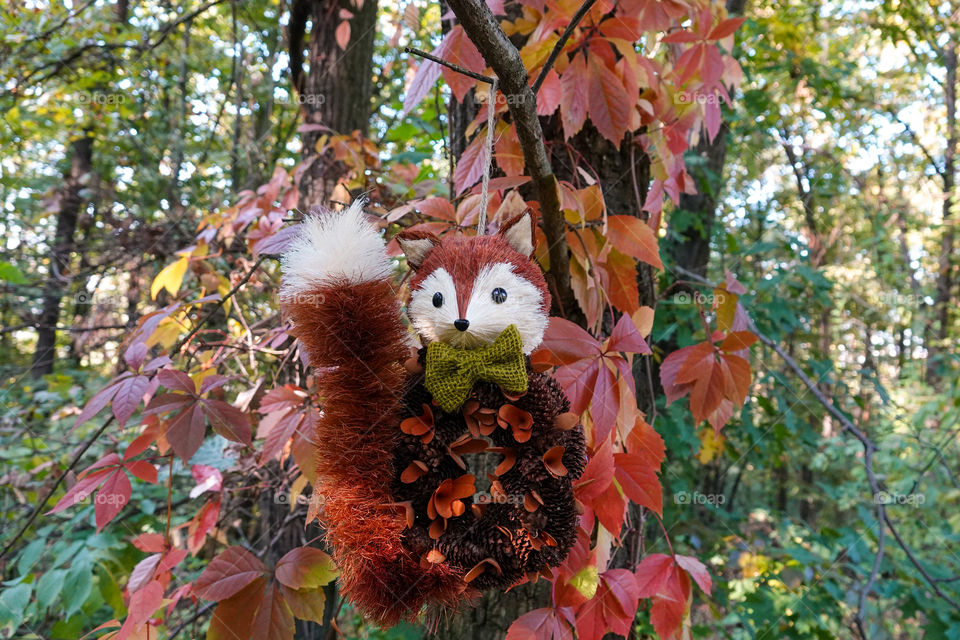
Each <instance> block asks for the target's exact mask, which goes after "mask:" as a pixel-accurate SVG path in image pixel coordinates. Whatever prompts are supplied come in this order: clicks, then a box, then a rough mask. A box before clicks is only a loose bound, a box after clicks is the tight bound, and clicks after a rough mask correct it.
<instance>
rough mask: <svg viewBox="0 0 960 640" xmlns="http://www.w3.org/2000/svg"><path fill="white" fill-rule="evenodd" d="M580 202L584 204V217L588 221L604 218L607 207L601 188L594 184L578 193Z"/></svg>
mask: <svg viewBox="0 0 960 640" xmlns="http://www.w3.org/2000/svg"><path fill="white" fill-rule="evenodd" d="M577 193H578V194H579V196H580V202H582V203H583V217H584V218H585V219H587V220H599V219H600V218H602V217H603V212H604V211H605V210H606V205H605V204H604V202H603V193H602V192H601V191H600V187H599V186H597V185H595V184H592V185H590V186H589V187H584V188H583V189H580V190H579V191H578V192H577Z"/></svg>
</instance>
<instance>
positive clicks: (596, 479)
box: [574, 439, 614, 503]
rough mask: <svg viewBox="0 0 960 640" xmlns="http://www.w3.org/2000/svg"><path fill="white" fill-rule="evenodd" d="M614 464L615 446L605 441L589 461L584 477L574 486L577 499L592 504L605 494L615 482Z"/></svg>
mask: <svg viewBox="0 0 960 640" xmlns="http://www.w3.org/2000/svg"><path fill="white" fill-rule="evenodd" d="M613 473H614V462H613V446H612V445H611V443H610V440H609V439H607V440H604V442H603V444H602V445H601V446H600V448H599V449H597V450H596V451H595V452H594V454H593V455H592V456H591V457H590V459H589V460H588V461H587V466H586V467H585V468H584V470H583V475H581V476H580V479H579V480H577V482H576V484H574V490H575V492H576V496H577V499H579V500H580V501H582V502H584V503H587V502H592V501H593V500H594V499H595V498H596V497H597V496H600V495H602V494H603V492H604V491H606V490H607V487H609V486H610V482H611V481H612V480H613Z"/></svg>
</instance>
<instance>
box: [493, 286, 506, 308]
mask: <svg viewBox="0 0 960 640" xmlns="http://www.w3.org/2000/svg"><path fill="white" fill-rule="evenodd" d="M491 296H492V297H493V301H494V302H496V303H497V304H500V303H501V302H504V301H505V300H506V299H507V292H506V291H505V290H504V289H503V288H502V287H497V288H496V289H494V290H493V293H492V294H491Z"/></svg>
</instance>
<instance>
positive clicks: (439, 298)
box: [433, 291, 507, 309]
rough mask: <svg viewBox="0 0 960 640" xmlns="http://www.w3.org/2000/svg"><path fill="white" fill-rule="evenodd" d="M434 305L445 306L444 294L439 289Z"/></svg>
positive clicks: (434, 297)
mask: <svg viewBox="0 0 960 640" xmlns="http://www.w3.org/2000/svg"><path fill="white" fill-rule="evenodd" d="M503 295H504V296H506V295H507V294H503ZM433 306H435V307H436V308H438V309H439V308H440V307H442V306H443V294H442V293H440V292H439V291H437V292H436V293H435V294H433Z"/></svg>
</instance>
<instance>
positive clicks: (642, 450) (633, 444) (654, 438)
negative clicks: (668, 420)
mask: <svg viewBox="0 0 960 640" xmlns="http://www.w3.org/2000/svg"><path fill="white" fill-rule="evenodd" d="M625 445H626V449H627V453H630V454H632V455H636V456H639V457H640V458H641V459H642V460H643V461H644V463H645V464H646V465H647V466H649V467H651V468H654V469H656V470H659V469H660V464H661V463H662V462H663V458H664V456H665V455H666V446H665V445H664V444H663V438H662V437H660V434H659V433H657V431H656V430H655V429H654V428H653V427H651V426H650V425H649V424H647V421H646V420H644V419H643V418H641V417H640V416H637V418H636V420H635V421H634V424H633V429H631V430H630V433H629V434H627V439H626V442H625Z"/></svg>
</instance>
